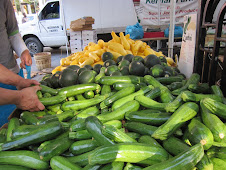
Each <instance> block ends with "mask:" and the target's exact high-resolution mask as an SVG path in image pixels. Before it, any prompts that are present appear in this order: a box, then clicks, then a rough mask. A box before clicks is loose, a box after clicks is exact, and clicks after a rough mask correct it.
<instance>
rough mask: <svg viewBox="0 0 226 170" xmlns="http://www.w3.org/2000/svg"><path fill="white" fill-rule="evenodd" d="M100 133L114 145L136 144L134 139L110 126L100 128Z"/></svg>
mask: <svg viewBox="0 0 226 170" xmlns="http://www.w3.org/2000/svg"><path fill="white" fill-rule="evenodd" d="M102 133H103V135H104V136H106V137H107V138H109V139H111V140H112V141H114V142H116V143H125V142H137V141H136V140H135V139H133V138H131V137H130V136H128V135H127V134H126V133H125V132H122V131H121V130H119V129H117V128H115V127H114V126H112V125H106V124H105V125H104V126H103V128H102Z"/></svg>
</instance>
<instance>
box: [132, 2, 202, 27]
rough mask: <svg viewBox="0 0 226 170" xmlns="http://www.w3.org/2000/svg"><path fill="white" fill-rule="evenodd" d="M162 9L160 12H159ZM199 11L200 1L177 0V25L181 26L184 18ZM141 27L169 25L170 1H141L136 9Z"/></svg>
mask: <svg viewBox="0 0 226 170" xmlns="http://www.w3.org/2000/svg"><path fill="white" fill-rule="evenodd" d="M159 9H160V10H159ZM197 11H198V0H177V1H176V11H175V13H176V14H175V24H179V23H180V24H181V23H183V21H184V16H185V15H189V14H195V13H197ZM136 12H137V15H138V19H139V20H140V21H141V22H140V23H141V25H168V24H169V23H170V0H140V6H137V7H136Z"/></svg>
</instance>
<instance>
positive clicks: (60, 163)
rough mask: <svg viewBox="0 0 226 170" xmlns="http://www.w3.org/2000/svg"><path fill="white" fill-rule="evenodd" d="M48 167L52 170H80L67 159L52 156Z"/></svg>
mask: <svg viewBox="0 0 226 170" xmlns="http://www.w3.org/2000/svg"><path fill="white" fill-rule="evenodd" d="M50 166H51V168H52V169H53V170H59V169H62V170H80V169H81V167H79V166H78V165H76V164H73V163H71V162H70V161H69V160H68V159H67V158H64V157H62V156H54V157H53V158H52V159H51V161H50Z"/></svg>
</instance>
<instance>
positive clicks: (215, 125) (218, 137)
mask: <svg viewBox="0 0 226 170" xmlns="http://www.w3.org/2000/svg"><path fill="white" fill-rule="evenodd" d="M200 106H201V116H202V121H203V123H204V124H205V125H206V126H207V127H208V128H209V129H210V131H211V132H212V134H213V138H214V141H216V142H222V141H223V140H225V138H226V137H225V136H226V128H225V125H224V123H223V122H222V121H221V120H220V119H219V118H218V117H217V116H216V115H214V114H212V113H211V112H210V111H209V110H208V109H207V108H206V107H205V106H204V104H203V100H201V102H200Z"/></svg>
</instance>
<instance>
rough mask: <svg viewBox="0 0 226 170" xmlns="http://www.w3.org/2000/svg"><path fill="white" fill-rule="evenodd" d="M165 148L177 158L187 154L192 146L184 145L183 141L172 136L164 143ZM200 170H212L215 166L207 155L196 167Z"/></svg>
mask: <svg viewBox="0 0 226 170" xmlns="http://www.w3.org/2000/svg"><path fill="white" fill-rule="evenodd" d="M163 147H164V148H165V149H166V150H167V151H168V152H169V153H171V154H172V155H174V156H176V155H179V154H180V153H183V152H186V151H188V150H189V149H190V146H189V145H187V144H186V143H184V142H183V141H182V140H180V139H178V138H175V137H173V136H171V137H170V138H168V139H167V140H164V141H163ZM196 167H197V168H198V169H199V170H206V169H209V170H212V169H213V164H212V163H211V161H210V160H209V158H208V157H207V155H206V154H204V156H203V158H202V159H201V160H200V162H199V163H198V164H197V165H196Z"/></svg>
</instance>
